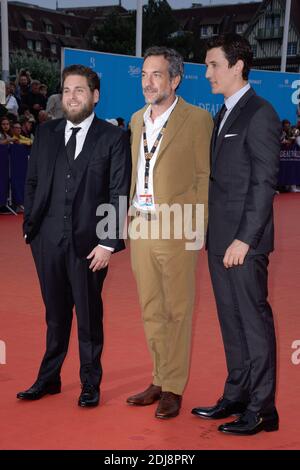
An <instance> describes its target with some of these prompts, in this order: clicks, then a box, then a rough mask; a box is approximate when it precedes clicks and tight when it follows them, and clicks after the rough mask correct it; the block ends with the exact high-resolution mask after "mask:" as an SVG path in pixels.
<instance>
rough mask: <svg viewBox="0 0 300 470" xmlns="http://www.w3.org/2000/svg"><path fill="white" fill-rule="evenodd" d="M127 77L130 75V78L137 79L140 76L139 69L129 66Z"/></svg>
mask: <svg viewBox="0 0 300 470" xmlns="http://www.w3.org/2000/svg"><path fill="white" fill-rule="evenodd" d="M128 75H130V77H132V78H137V77H139V76H140V75H141V67H137V66H136V65H129V67H128Z"/></svg>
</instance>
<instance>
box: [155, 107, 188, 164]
mask: <svg viewBox="0 0 300 470" xmlns="http://www.w3.org/2000/svg"><path fill="white" fill-rule="evenodd" d="M186 110H187V108H186V104H185V101H184V100H183V99H182V98H178V103H177V104H176V106H175V108H174V109H173V111H172V113H171V115H170V117H169V122H168V124H167V127H166V131H165V134H164V136H163V139H162V142H161V145H160V148H159V152H158V155H157V159H156V164H155V167H156V166H157V163H158V161H159V160H160V159H161V157H162V155H163V154H164V152H165V150H166V149H167V147H168V146H169V144H170V143H171V142H172V141H173V139H174V138H175V136H176V134H177V132H178V131H179V129H180V127H181V126H182V124H183V122H184V121H185V119H186V118H187V114H188V113H187V112H186ZM155 167H154V171H155Z"/></svg>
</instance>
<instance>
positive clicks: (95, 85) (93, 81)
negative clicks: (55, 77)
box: [62, 64, 100, 92]
mask: <svg viewBox="0 0 300 470" xmlns="http://www.w3.org/2000/svg"><path fill="white" fill-rule="evenodd" d="M69 75H81V76H82V77H85V78H86V79H87V82H88V86H89V89H90V90H91V92H93V91H94V90H98V91H100V78H99V77H98V75H97V74H96V72H94V71H93V70H92V69H91V68H90V67H85V66H84V65H81V64H74V65H69V67H66V68H65V69H64V70H63V72H62V88H63V87H64V83H65V80H66V78H67V77H69Z"/></svg>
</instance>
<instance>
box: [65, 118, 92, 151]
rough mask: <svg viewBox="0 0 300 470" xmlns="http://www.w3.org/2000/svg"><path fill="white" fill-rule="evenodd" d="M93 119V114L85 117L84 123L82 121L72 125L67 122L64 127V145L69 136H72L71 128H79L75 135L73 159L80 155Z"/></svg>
mask: <svg viewBox="0 0 300 470" xmlns="http://www.w3.org/2000/svg"><path fill="white" fill-rule="evenodd" d="M94 117H95V113H92V114H90V116H89V117H87V118H86V119H85V120H84V121H82V122H81V123H80V124H76V125H75V124H73V123H72V122H71V121H67V124H66V127H65V145H67V143H68V141H69V139H70V137H71V135H72V128H73V127H75V128H76V127H80V128H81V129H80V131H78V132H77V134H76V150H75V157H74V159H75V160H76V158H77V157H78V155H79V154H80V152H81V150H82V147H83V144H84V141H85V138H86V135H87V133H88V130H89V128H90V126H91V124H92V122H93V119H94Z"/></svg>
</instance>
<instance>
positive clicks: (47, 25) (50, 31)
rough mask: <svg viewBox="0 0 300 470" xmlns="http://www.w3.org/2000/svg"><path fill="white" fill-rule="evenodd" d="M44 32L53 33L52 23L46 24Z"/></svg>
mask: <svg viewBox="0 0 300 470" xmlns="http://www.w3.org/2000/svg"><path fill="white" fill-rule="evenodd" d="M46 33H48V34H52V33H53V26H52V24H46Z"/></svg>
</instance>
